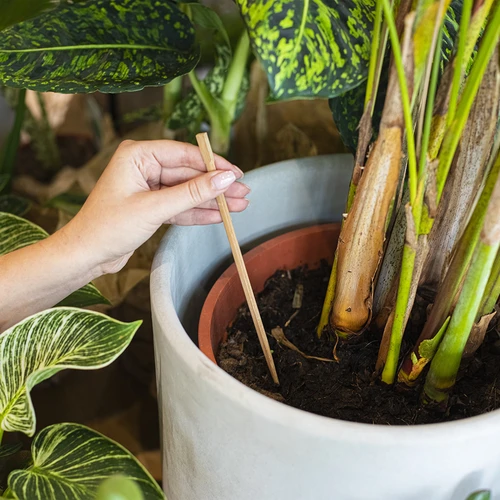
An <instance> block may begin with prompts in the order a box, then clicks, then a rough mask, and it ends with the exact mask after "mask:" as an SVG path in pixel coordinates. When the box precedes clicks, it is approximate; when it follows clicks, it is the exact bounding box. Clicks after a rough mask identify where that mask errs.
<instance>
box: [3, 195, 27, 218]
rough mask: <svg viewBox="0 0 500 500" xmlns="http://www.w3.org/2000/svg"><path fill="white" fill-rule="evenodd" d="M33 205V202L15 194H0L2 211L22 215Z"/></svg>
mask: <svg viewBox="0 0 500 500" xmlns="http://www.w3.org/2000/svg"><path fill="white" fill-rule="evenodd" d="M30 207H31V202H30V201H29V200H27V199H26V198H23V197H22V196H17V195H15V194H5V195H0V212H7V213H8V214H13V215H17V216H18V217H22V216H23V215H24V214H25V213H26V212H27V211H28V210H29V209H30Z"/></svg>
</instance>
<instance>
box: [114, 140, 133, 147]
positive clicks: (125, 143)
mask: <svg viewBox="0 0 500 500" xmlns="http://www.w3.org/2000/svg"><path fill="white" fill-rule="evenodd" d="M135 144H136V141H133V140H132V139H125V140H124V141H122V142H121V143H120V145H119V146H118V148H119V149H130V148H132V147H134V146H135Z"/></svg>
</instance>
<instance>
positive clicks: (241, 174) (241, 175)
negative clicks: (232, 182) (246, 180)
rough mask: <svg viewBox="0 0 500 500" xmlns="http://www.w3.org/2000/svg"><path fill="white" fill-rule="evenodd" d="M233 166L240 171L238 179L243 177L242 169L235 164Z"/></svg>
mask: <svg viewBox="0 0 500 500" xmlns="http://www.w3.org/2000/svg"><path fill="white" fill-rule="evenodd" d="M233 167H234V168H235V169H236V170H237V171H238V172H239V173H240V176H239V177H238V179H243V177H245V174H244V172H243V170H241V168H239V167H237V166H236V165H233Z"/></svg>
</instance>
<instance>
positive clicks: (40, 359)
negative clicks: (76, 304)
mask: <svg viewBox="0 0 500 500" xmlns="http://www.w3.org/2000/svg"><path fill="white" fill-rule="evenodd" d="M140 324H141V322H140V321H136V322H134V323H122V322H120V321H117V320H115V319H112V318H109V317H108V316H105V315H104V314H101V313H96V312H93V311H85V310H82V309H74V308H69V307H61V308H55V309H48V310H46V311H43V312H41V313H38V314H35V315H33V316H31V317H29V318H27V319H25V320H24V321H21V322H20V323H18V324H17V325H15V326H13V327H12V328H10V329H8V330H7V331H6V332H5V333H4V334H3V335H2V336H1V337H0V424H1V428H2V429H3V430H4V431H8V432H16V431H19V432H24V433H25V434H27V435H28V436H32V435H33V434H34V432H35V412H34V409H33V404H32V402H31V397H30V391H31V389H32V388H33V387H34V386H35V385H36V384H38V383H40V382H42V381H43V380H46V379H48V378H50V377H52V376H53V375H55V374H56V373H58V372H59V371H61V370H63V369H65V368H74V369H78V370H95V369H98V368H102V367H104V366H107V365H109V364H110V363H111V362H113V361H114V360H115V359H116V358H117V357H118V356H119V355H120V354H121V353H122V352H123V351H124V350H125V349H126V347H127V346H128V345H129V343H130V341H131V340H132V337H133V336H134V334H135V332H136V331H137V329H138V328H139V326H140Z"/></svg>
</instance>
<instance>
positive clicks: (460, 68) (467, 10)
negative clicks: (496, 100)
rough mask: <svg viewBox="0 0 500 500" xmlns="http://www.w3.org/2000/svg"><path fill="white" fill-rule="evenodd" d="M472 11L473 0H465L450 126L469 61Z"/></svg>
mask: <svg viewBox="0 0 500 500" xmlns="http://www.w3.org/2000/svg"><path fill="white" fill-rule="evenodd" d="M471 11H472V0H464V3H463V7H462V17H461V18H460V28H459V32H458V46H457V54H456V56H455V67H454V68H453V81H452V84H451V91H450V104H449V107H448V114H447V116H446V125H447V126H448V127H449V126H450V125H451V123H452V122H453V119H454V118H455V110H456V108H457V102H458V95H459V93H460V87H461V86H462V80H463V77H464V74H465V67H466V65H467V61H465V60H464V55H465V46H466V44H467V31H468V28H469V23H470V17H471Z"/></svg>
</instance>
